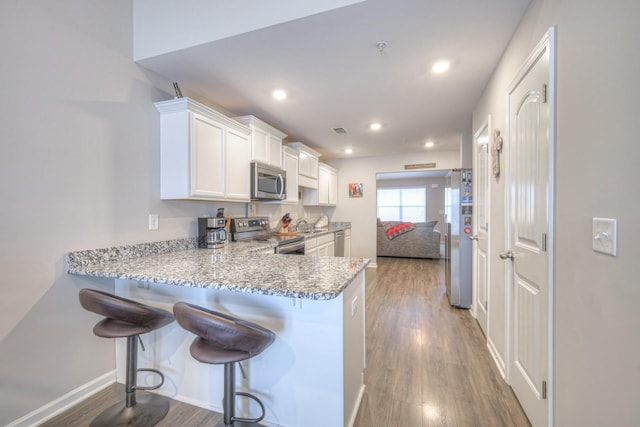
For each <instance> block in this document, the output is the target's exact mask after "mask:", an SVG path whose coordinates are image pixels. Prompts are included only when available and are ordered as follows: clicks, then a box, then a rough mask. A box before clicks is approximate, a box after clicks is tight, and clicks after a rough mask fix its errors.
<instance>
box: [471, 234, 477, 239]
mask: <svg viewBox="0 0 640 427" xmlns="http://www.w3.org/2000/svg"><path fill="white" fill-rule="evenodd" d="M469 240H478V235H477V234H474V235H473V236H469Z"/></svg>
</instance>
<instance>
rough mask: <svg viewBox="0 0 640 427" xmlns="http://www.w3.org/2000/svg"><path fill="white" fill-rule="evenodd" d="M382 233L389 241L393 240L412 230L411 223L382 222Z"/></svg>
mask: <svg viewBox="0 0 640 427" xmlns="http://www.w3.org/2000/svg"><path fill="white" fill-rule="evenodd" d="M382 225H383V226H384V232H385V234H386V235H387V237H388V238H389V240H393V239H394V238H396V237H398V236H399V235H401V234H404V233H408V232H409V231H411V230H413V223H412V222H394V221H390V222H383V223H382Z"/></svg>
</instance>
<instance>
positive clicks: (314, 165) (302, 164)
mask: <svg viewBox="0 0 640 427" xmlns="http://www.w3.org/2000/svg"><path fill="white" fill-rule="evenodd" d="M289 146H290V147H293V148H295V149H296V150H298V153H299V154H298V180H299V181H298V185H300V186H301V187H307V188H318V164H319V160H318V159H319V158H320V153H318V152H317V151H314V150H312V149H311V148H309V147H307V146H306V145H304V144H303V143H301V142H292V143H290V144H289Z"/></svg>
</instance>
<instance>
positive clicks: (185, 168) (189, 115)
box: [155, 98, 251, 202]
mask: <svg viewBox="0 0 640 427" xmlns="http://www.w3.org/2000/svg"><path fill="white" fill-rule="evenodd" d="M155 106H156V108H157V109H158V111H159V112H160V198H161V199H190V200H225V201H238V202H248V201H249V196H250V174H249V172H250V169H249V163H250V158H251V146H250V141H249V135H250V133H251V131H250V130H249V128H248V127H247V126H244V125H242V124H240V123H238V122H236V121H235V120H232V119H230V118H229V117H226V116H225V115H223V114H220V113H218V112H217V111H215V110H213V109H211V108H209V107H207V106H205V105H202V104H200V103H198V102H195V101H193V100H191V99H189V98H178V99H172V100H169V101H163V102H157V103H156V104H155Z"/></svg>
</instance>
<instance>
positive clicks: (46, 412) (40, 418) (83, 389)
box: [6, 370, 116, 427]
mask: <svg viewBox="0 0 640 427" xmlns="http://www.w3.org/2000/svg"><path fill="white" fill-rule="evenodd" d="M115 381H116V371H115V370H113V371H111V372H107V373H106V374H104V375H102V376H100V377H98V378H96V379H94V380H93V381H89V382H88V383H86V384H84V385H81V386H80V387H78V388H76V389H75V390H71V391H70V392H69V393H67V394H65V395H64V396H62V397H59V398H58V399H56V400H54V401H52V402H49V403H47V404H46V405H44V406H41V407H40V408H38V409H36V410H35V411H32V412H30V413H28V414H27V415H25V416H23V417H21V418H18V419H17V420H15V421H13V422H11V423H9V424H7V425H6V427H31V426H37V425H39V424H42V423H43V422H45V421H47V420H50V419H51V418H53V417H55V416H56V415H58V414H60V413H62V412H64V411H66V410H67V409H69V408H71V407H72V406H74V405H77V404H78V403H79V402H81V401H83V400H85V399H86V398H88V397H89V396H91V395H93V394H95V393H97V392H99V391H100V390H102V389H104V388H106V387H108V386H109V385H111V384H113V383H114V382H115Z"/></svg>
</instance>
